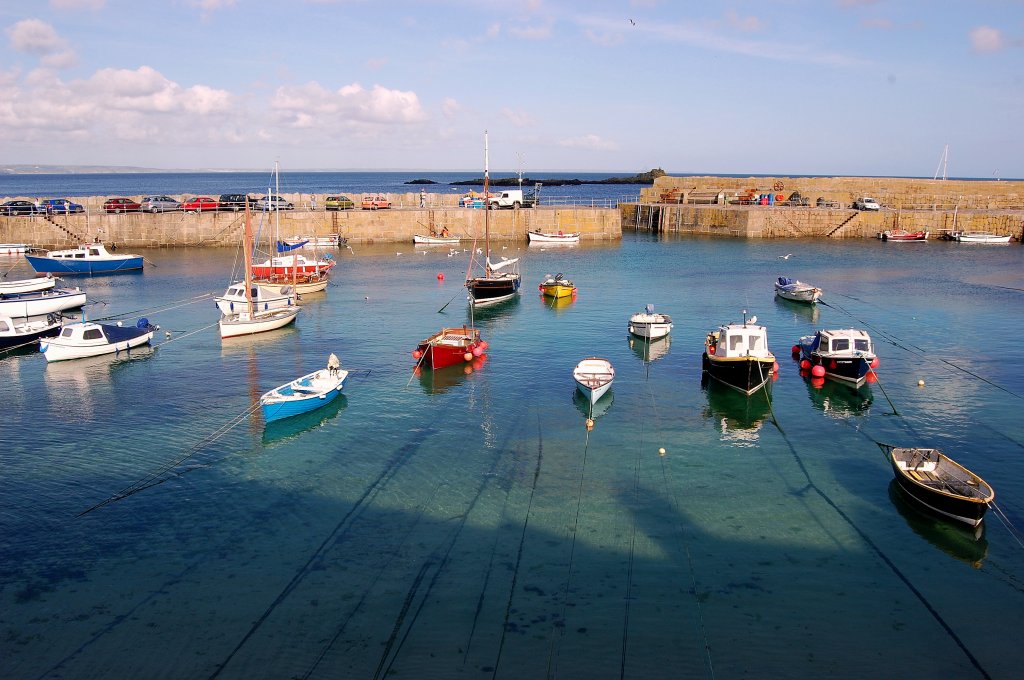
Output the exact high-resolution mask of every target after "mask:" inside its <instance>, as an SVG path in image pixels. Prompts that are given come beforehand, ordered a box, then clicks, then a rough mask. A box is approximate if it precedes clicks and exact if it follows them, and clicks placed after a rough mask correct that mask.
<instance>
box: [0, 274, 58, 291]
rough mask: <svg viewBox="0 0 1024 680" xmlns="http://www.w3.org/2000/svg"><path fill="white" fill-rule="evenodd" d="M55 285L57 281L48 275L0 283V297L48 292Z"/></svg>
mask: <svg viewBox="0 0 1024 680" xmlns="http://www.w3.org/2000/svg"><path fill="white" fill-rule="evenodd" d="M55 285H57V279H55V278H54V277H52V276H49V275H47V276H37V277H35V278H33V279H18V280H16V281H0V295H3V294H6V293H35V292H38V291H41V290H50V289H51V288H53V287H54V286H55Z"/></svg>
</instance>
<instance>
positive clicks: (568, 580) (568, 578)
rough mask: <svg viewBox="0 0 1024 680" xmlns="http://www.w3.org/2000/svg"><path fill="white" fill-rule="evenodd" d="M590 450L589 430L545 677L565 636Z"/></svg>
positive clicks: (591, 406) (549, 674) (550, 675)
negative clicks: (560, 607) (559, 611)
mask: <svg viewBox="0 0 1024 680" xmlns="http://www.w3.org/2000/svg"><path fill="white" fill-rule="evenodd" d="M590 413H591V419H593V413H594V404H593V402H591V404H590ZM589 449H590V430H589V429H588V430H587V434H586V438H585V440H584V443H583V462H582V463H581V464H580V481H579V484H578V485H577V488H576V514H575V516H574V517H573V521H572V540H571V541H570V542H569V564H568V566H567V567H566V575H565V588H564V589H563V590H562V613H561V615H560V616H559V619H558V620H557V621H554V626H555V631H553V634H552V636H551V645H550V646H549V647H548V668H547V677H549V678H550V677H553V673H554V671H555V668H554V667H553V666H557V653H556V644H557V642H558V641H559V640H560V639H561V638H562V635H564V634H565V611H566V608H567V607H568V603H569V590H570V588H571V586H572V568H573V560H574V559H575V557H576V530H577V529H579V525H580V509H581V508H582V506H583V480H584V479H585V478H586V475H587V453H588V451H589Z"/></svg>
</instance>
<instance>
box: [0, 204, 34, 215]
mask: <svg viewBox="0 0 1024 680" xmlns="http://www.w3.org/2000/svg"><path fill="white" fill-rule="evenodd" d="M37 212H42V210H40V209H39V208H37V207H36V204H35V203H33V202H32V201H7V202H6V203H3V204H0V215H8V216H10V215H29V216H31V215H35V214H36V213H37Z"/></svg>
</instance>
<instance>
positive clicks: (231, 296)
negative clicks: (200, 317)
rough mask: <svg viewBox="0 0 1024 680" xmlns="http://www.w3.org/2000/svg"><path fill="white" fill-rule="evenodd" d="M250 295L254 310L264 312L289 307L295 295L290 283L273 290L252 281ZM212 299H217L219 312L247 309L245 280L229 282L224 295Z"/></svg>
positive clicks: (225, 312) (230, 312)
mask: <svg viewBox="0 0 1024 680" xmlns="http://www.w3.org/2000/svg"><path fill="white" fill-rule="evenodd" d="M250 295H251V296H252V297H251V299H252V308H253V310H254V311H260V312H266V311H270V310H271V309H280V308H281V307H291V306H293V305H295V303H296V300H295V297H296V296H295V293H294V292H292V287H291V285H284V286H281V287H280V289H277V290H275V288H272V287H270V286H264V285H260V284H258V283H254V284H252V288H251V290H250ZM214 300H216V301H217V309H219V310H220V312H221V314H234V313H235V312H236V311H241V310H244V309H248V306H249V300H250V298H249V297H246V295H245V281H237V282H235V283H233V284H231V285H230V286H228V289H227V290H226V291H225V292H224V295H222V296H220V297H216V298H214Z"/></svg>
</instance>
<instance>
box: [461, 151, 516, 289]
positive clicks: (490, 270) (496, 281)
mask: <svg viewBox="0 0 1024 680" xmlns="http://www.w3.org/2000/svg"><path fill="white" fill-rule="evenodd" d="M490 183H491V179H490V173H489V169H488V146H487V132H486V131H485V132H484V196H487V195H488V191H489V190H490ZM475 254H476V253H475V251H474V255H472V256H470V272H472V269H473V258H474V256H475ZM483 258H484V273H483V276H472V275H470V274H467V275H466V289H467V290H469V300H470V302H471V303H472V305H473V306H474V307H484V306H486V305H494V304H497V303H499V302H504V301H505V300H509V299H511V298H513V297H515V295H516V294H517V293H518V292H519V285H520V284H521V283H522V280H523V277H522V276H521V275H520V274H519V258H518V257H517V258H514V259H511V260H508V259H504V260H500V261H499V262H492V261H491V211H490V210H484V250H483Z"/></svg>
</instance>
